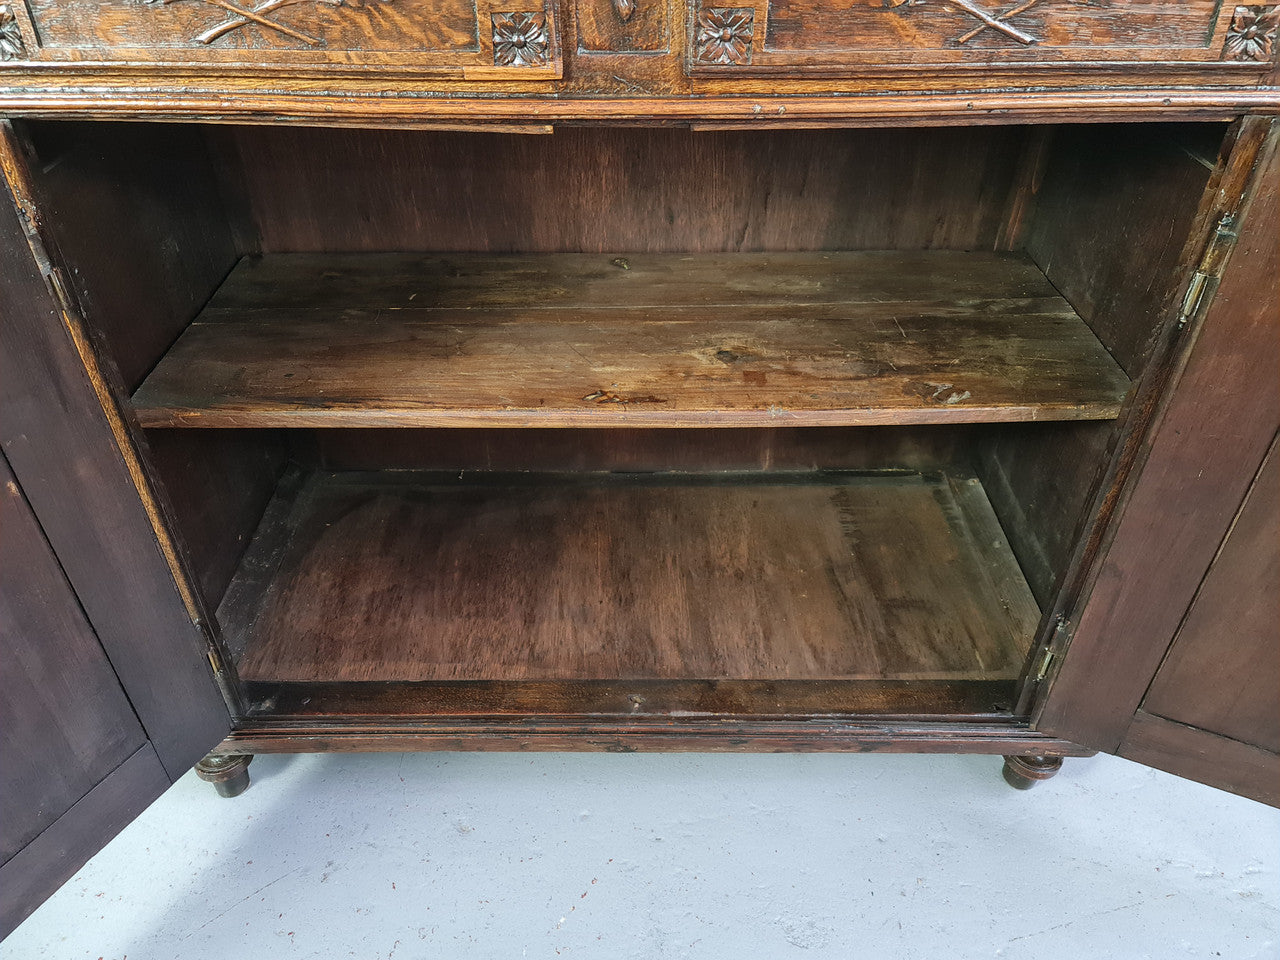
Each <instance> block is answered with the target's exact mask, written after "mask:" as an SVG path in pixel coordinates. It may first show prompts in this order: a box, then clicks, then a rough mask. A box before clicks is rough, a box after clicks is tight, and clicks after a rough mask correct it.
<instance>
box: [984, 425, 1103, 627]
mask: <svg viewBox="0 0 1280 960" xmlns="http://www.w3.org/2000/svg"><path fill="white" fill-rule="evenodd" d="M1114 429H1115V428H1114V424H1112V423H1061V424H1058V423H1055V424H1047V423H1046V424H1034V425H1032V424H1027V425H1023V424H1016V425H1008V426H995V427H987V428H982V430H981V431H980V432H978V433H977V434H976V435H975V437H974V443H973V449H974V451H975V453H976V456H975V458H974V470H975V472H976V473H977V474H978V476H979V477H980V478H981V479H982V486H983V489H985V490H986V491H987V497H988V498H989V499H990V501H991V506H992V509H994V510H995V513H996V516H997V517H999V518H1000V526H1001V528H1002V529H1003V530H1004V532H1005V535H1006V536H1007V537H1008V538H1009V546H1010V547H1012V548H1013V553H1014V556H1016V557H1017V558H1018V563H1019V565H1020V566H1021V567H1022V572H1023V573H1024V574H1025V575H1026V577H1027V583H1028V585H1030V587H1031V592H1032V593H1034V594H1035V597H1036V600H1037V601H1038V602H1039V603H1040V605H1041V606H1042V607H1048V606H1050V605H1051V604H1052V600H1053V596H1054V588H1055V587H1056V586H1057V584H1058V579H1059V577H1060V576H1061V575H1062V572H1063V571H1064V570H1065V569H1066V566H1067V564H1068V562H1069V561H1070V559H1071V551H1072V549H1073V548H1074V547H1075V545H1076V541H1077V539H1078V537H1079V536H1080V532H1081V529H1082V527H1083V525H1084V522H1085V520H1086V519H1087V517H1086V510H1085V508H1086V507H1087V505H1088V503H1089V497H1090V494H1091V493H1092V492H1093V489H1094V484H1095V482H1097V480H1098V478H1099V475H1100V473H1101V471H1102V469H1103V467H1104V466H1105V464H1106V462H1107V452H1108V448H1109V443H1110V441H1111V439H1112V436H1113V434H1114Z"/></svg>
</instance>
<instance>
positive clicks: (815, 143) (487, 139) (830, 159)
mask: <svg viewBox="0 0 1280 960" xmlns="http://www.w3.org/2000/svg"><path fill="white" fill-rule="evenodd" d="M604 2H606V3H609V2H611V0H604ZM1026 135H1027V131H1023V130H1020V129H1019V128H1016V127H1009V128H1001V129H992V130H817V131H806V130H759V131H739V132H720V133H714V132H706V133H690V132H689V131H687V130H642V129H634V128H632V129H610V128H601V127H592V128H590V129H578V128H561V129H558V130H557V131H556V134H555V136H553V137H527V136H508V135H498V134H493V135H489V136H476V135H474V134H472V135H465V134H458V133H432V134H424V133H421V132H418V131H370V130H360V131H349V130H335V129H316V128H302V127H288V126H284V125H277V126H273V127H256V126H254V127H227V128H223V129H221V130H220V131H219V139H220V140H221V141H222V142H223V143H224V144H225V145H226V146H225V152H226V153H227V154H229V155H231V156H235V157H238V158H239V164H238V166H239V168H240V170H239V175H240V176H242V178H243V183H244V189H245V192H246V195H247V196H248V198H249V200H250V202H251V205H252V208H253V210H254V213H255V217H256V220H257V224H258V228H259V230H260V232H261V235H262V250H263V251H264V252H267V253H272V252H298V251H317V252H352V251H370V252H383V251H387V250H414V251H440V252H450V253H452V252H454V251H458V250H471V251H489V252H495V253H510V252H516V253H560V252H582V253H603V252H608V251H616V250H632V251H644V252H649V253H699V252H702V253H711V252H729V251H765V250H768V251H780V250H859V249H862V250H865V249H877V250H878V249H902V250H918V249H926V248H942V249H955V250H975V249H977V250H980V249H990V248H992V247H993V246H994V242H995V237H996V234H997V232H998V230H999V229H1000V226H1001V223H1002V221H1003V217H1004V207H1005V204H1006V201H1007V196H1008V193H1009V182H1010V178H1011V175H1012V171H1013V170H1014V169H1015V167H1016V165H1017V163H1018V159H1019V156H1020V153H1021V150H1022V143H1023V140H1024V139H1025V137H1026ZM300 156H316V157H320V156H323V157H324V158H325V162H324V163H306V164H299V163H298V162H297V161H298V158H299V157H300ZM236 173H237V172H236V171H230V172H229V179H230V180H232V181H233V182H235V178H236ZM407 197H411V198H412V202H411V203H409V202H406V198H407Z"/></svg>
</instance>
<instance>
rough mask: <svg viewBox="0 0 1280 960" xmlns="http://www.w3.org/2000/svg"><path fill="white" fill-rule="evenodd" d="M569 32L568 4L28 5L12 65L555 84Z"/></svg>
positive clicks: (362, 0) (79, 1) (529, 0)
mask: <svg viewBox="0 0 1280 960" xmlns="http://www.w3.org/2000/svg"><path fill="white" fill-rule="evenodd" d="M558 28H559V15H558V0H26V3H25V4H17V3H6V4H0V61H8V62H21V61H36V62H42V61H44V62H67V61H70V62H84V61H90V62H92V61H98V62H101V61H106V62H109V63H133V62H136V63H155V62H161V63H170V64H182V65H197V66H199V67H202V68H207V67H210V66H213V67H218V66H226V67H228V68H234V69H236V70H238V71H244V70H288V71H290V72H308V71H311V70H319V71H321V72H332V71H335V70H336V71H350V72H356V71H358V72H360V73H362V74H363V73H367V72H368V71H369V70H376V71H386V72H395V73H406V74H414V75H426V76H448V77H459V78H465V79H482V80H483V79H504V78H506V79H515V78H519V77H530V78H543V77H545V78H554V77H559V76H561V74H562V57H561V53H560V43H559V35H558ZM37 38H38V39H37Z"/></svg>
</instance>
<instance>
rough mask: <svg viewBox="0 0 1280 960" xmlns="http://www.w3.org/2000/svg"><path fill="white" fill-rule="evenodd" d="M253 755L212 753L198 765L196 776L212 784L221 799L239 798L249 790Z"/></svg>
mask: <svg viewBox="0 0 1280 960" xmlns="http://www.w3.org/2000/svg"><path fill="white" fill-rule="evenodd" d="M252 759H253V755H252V754H246V753H211V754H209V755H208V756H207V757H205V758H204V759H203V760H201V761H200V762H199V763H197V764H196V776H197V777H199V778H200V779H201V780H203V781H205V782H206V783H212V784H213V789H215V790H217V791H218V796H220V797H238V796H240V794H242V793H244V792H245V791H246V790H248V789H249V761H250V760H252Z"/></svg>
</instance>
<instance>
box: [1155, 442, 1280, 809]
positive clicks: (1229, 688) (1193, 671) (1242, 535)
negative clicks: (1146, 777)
mask: <svg viewBox="0 0 1280 960" xmlns="http://www.w3.org/2000/svg"><path fill="white" fill-rule="evenodd" d="M1277 614H1280V454H1277V451H1276V442H1275V441H1272V444H1271V450H1270V452H1269V453H1268V455H1267V459H1266V461H1265V462H1264V463H1263V467H1262V470H1261V471H1259V473H1258V477H1257V479H1256V480H1254V482H1253V486H1252V488H1250V491H1249V494H1248V496H1247V497H1246V498H1245V502H1244V506H1243V507H1241V508H1240V513H1239V515H1237V517H1236V519H1235V521H1234V522H1233V523H1232V526H1231V532H1230V533H1229V534H1228V535H1227V539H1226V540H1225V541H1224V542H1223V544H1222V547H1221V548H1220V549H1219V551H1218V556H1217V557H1216V558H1215V559H1214V561H1213V565H1212V566H1211V567H1210V568H1209V573H1208V574H1207V575H1206V576H1205V578H1204V582H1203V583H1201V584H1200V589H1199V591H1198V592H1197V594H1196V599H1195V602H1194V603H1193V604H1192V605H1191V610H1190V611H1189V612H1188V613H1187V617H1186V619H1185V620H1184V621H1183V623H1182V626H1181V628H1180V629H1179V630H1178V636H1177V638H1176V639H1175V640H1174V641H1173V645H1172V646H1171V647H1170V648H1169V653H1168V654H1167V655H1166V656H1165V658H1164V663H1162V664H1161V665H1160V670H1159V671H1158V672H1157V673H1156V678H1155V680H1154V681H1153V682H1152V684H1151V688H1150V689H1149V690H1148V691H1147V695H1146V696H1145V697H1143V700H1142V709H1143V710H1144V711H1146V712H1147V713H1151V714H1155V715H1157V716H1161V717H1166V718H1168V719H1170V720H1176V721H1177V722H1179V723H1182V724H1188V725H1190V726H1193V727H1198V728H1200V729H1202V730H1206V731H1208V732H1210V733H1216V734H1218V735H1219V736H1223V737H1229V738H1231V739H1233V740H1239V741H1241V742H1243V743H1250V744H1253V745H1255V746H1258V747H1261V748H1263V749H1264V750H1269V751H1271V752H1272V753H1274V754H1280V709H1277V703H1278V702H1280V617H1278V616H1277ZM1272 775H1273V778H1274V780H1275V781H1276V784H1277V786H1278V787H1280V756H1278V757H1277V758H1276V763H1275V765H1274V767H1273V769H1272Z"/></svg>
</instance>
